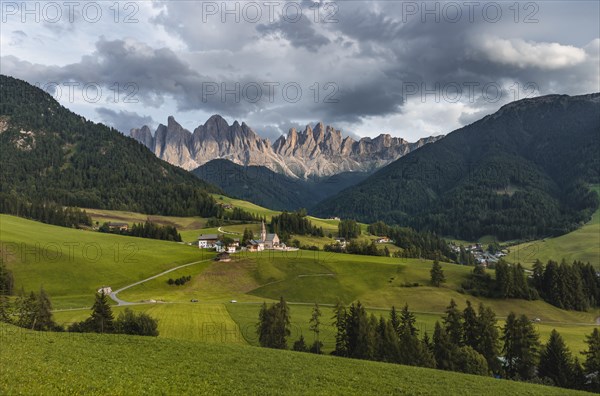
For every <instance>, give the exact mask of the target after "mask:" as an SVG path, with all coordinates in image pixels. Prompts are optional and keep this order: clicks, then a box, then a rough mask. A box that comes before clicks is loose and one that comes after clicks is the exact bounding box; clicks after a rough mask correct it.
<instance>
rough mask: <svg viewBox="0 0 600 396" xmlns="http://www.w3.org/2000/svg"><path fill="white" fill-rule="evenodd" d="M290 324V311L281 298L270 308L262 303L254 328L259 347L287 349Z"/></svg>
mask: <svg viewBox="0 0 600 396" xmlns="http://www.w3.org/2000/svg"><path fill="white" fill-rule="evenodd" d="M290 324H291V322H290V309H289V307H288V306H287V303H286V302H285V300H284V299H283V297H281V298H280V300H279V302H278V303H274V304H271V306H270V307H267V304H266V303H263V305H262V306H261V308H260V312H259V314H258V325H257V327H256V333H257V335H258V342H259V344H260V346H262V347H266V348H275V349H287V337H289V336H290V334H291V331H290Z"/></svg>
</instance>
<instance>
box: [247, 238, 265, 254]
mask: <svg viewBox="0 0 600 396" xmlns="http://www.w3.org/2000/svg"><path fill="white" fill-rule="evenodd" d="M246 249H247V250H248V251H249V252H262V251H263V250H265V244H264V243H262V241H257V240H254V239H251V240H249V241H248V245H247V246H246Z"/></svg>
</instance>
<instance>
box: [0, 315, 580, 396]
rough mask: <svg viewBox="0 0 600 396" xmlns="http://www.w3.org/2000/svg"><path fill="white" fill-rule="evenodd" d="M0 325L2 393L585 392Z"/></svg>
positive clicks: (247, 350)
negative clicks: (36, 331) (36, 330)
mask: <svg viewBox="0 0 600 396" xmlns="http://www.w3.org/2000/svg"><path fill="white" fill-rule="evenodd" d="M0 333H1V335H2V345H3V348H1V349H0V365H1V366H2V370H0V393H3V394H38V395H41V394H94V395H95V394H98V395H113V394H114V395H117V394H188V393H190V394H191V393H193V394H225V393H226V394H229V395H232V394H265V393H266V394H269V393H273V394H429V395H432V394H439V395H442V394H443V395H453V394H456V395H464V394H496V395H498V394H510V395H521V394H522V395H525V394H527V395H544V396H549V395H575V394H583V393H578V392H574V391H569V390H564V389H559V388H551V387H543V386H539V385H532V384H525V383H517V382H512V381H504V380H496V379H493V378H485V377H477V376H472V375H465V374H458V373H451V372H444V371H437V370H431V369H423V368H415V367H407V366H400V365H392V364H386V363H378V362H369V361H358V360H352V359H341V358H335V357H332V356H316V355H311V354H304V353H296V352H290V351H276V350H269V349H259V348H253V347H248V346H233V345H221V344H210V343H199V342H191V341H178V340H161V339H150V338H143V337H134V336H119V335H97V334H64V333H63V334H61V333H33V332H30V331H27V330H22V329H18V328H15V327H12V326H7V325H4V324H0ZM33 379H36V380H33Z"/></svg>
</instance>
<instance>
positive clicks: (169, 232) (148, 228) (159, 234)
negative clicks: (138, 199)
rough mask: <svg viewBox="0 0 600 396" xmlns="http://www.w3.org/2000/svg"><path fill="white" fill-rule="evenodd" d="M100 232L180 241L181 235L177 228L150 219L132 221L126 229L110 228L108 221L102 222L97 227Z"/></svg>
mask: <svg viewBox="0 0 600 396" xmlns="http://www.w3.org/2000/svg"><path fill="white" fill-rule="evenodd" d="M98 231H100V232H107V233H113V234H120V235H128V236H134V237H138V238H151V239H160V240H164V241H174V242H181V240H182V239H181V235H180V234H179V232H177V228H175V226H171V225H164V226H163V225H160V224H156V223H153V222H151V221H146V222H145V223H133V225H132V226H131V228H129V229H128V230H120V229H111V227H110V224H109V223H104V224H102V225H101V226H100V228H99V229H98Z"/></svg>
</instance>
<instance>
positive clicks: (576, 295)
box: [532, 259, 600, 311]
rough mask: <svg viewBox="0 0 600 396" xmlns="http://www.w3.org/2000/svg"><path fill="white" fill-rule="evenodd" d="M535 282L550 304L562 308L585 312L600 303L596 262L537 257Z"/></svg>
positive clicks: (533, 279) (533, 278)
mask: <svg viewBox="0 0 600 396" xmlns="http://www.w3.org/2000/svg"><path fill="white" fill-rule="evenodd" d="M532 284H533V286H534V287H535V289H536V290H537V291H538V293H539V295H540V296H541V297H542V298H543V299H544V300H545V301H547V302H548V303H550V304H552V305H554V306H557V307H559V308H563V309H572V310H576V311H585V310H587V309H588V308H590V307H593V308H596V307H598V306H600V277H599V276H598V273H597V271H596V269H595V268H594V266H593V265H591V264H590V263H587V264H583V263H582V262H581V261H574V262H573V264H572V265H569V264H567V262H566V260H564V259H563V260H562V262H561V263H560V264H558V262H556V261H553V260H548V262H547V264H546V265H545V266H544V264H543V263H542V262H541V261H539V260H536V262H535V263H534V265H533V277H532Z"/></svg>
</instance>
